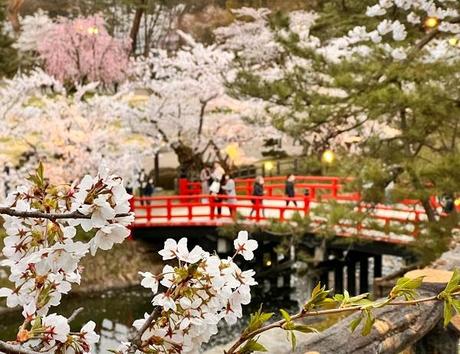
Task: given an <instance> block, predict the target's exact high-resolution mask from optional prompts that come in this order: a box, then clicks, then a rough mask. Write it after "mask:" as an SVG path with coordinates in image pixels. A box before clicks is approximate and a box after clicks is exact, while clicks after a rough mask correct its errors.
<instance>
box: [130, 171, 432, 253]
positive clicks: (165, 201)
mask: <svg viewBox="0 0 460 354" xmlns="http://www.w3.org/2000/svg"><path fill="white" fill-rule="evenodd" d="M350 181H351V180H350V179H346V178H338V177H317V176H300V177H297V178H296V184H295V188H296V195H297V196H296V197H294V198H289V197H286V196H285V195H284V188H285V184H284V183H285V177H267V178H265V186H264V189H265V195H264V196H263V197H256V196H252V195H251V194H252V188H253V184H254V179H252V178H248V179H235V184H236V191H237V196H234V197H231V196H226V195H221V196H211V195H202V194H201V183H200V182H190V181H188V180H186V179H180V180H179V186H178V187H179V188H178V190H179V195H174V196H168V195H161V196H153V197H134V198H133V199H132V200H131V206H132V210H133V211H134V212H135V215H136V219H135V222H134V225H133V227H134V228H154V227H184V226H190V227H193V226H223V225H225V224H231V223H234V222H235V221H236V220H238V222H241V223H249V224H250V223H259V224H264V223H269V222H271V221H273V220H277V221H279V222H291V219H292V217H293V216H294V214H295V213H298V214H300V216H309V217H310V219H311V221H312V227H313V229H315V227H316V228H320V227H321V226H322V225H323V224H324V223H325V222H326V219H325V218H324V217H321V216H319V215H317V214H316V213H315V208H316V207H318V206H320V205H322V204H326V203H327V202H328V201H330V200H335V201H337V202H338V203H353V205H354V208H355V210H359V211H361V212H363V213H364V214H363V215H365V217H363V218H362V220H360V221H359V222H356V221H352V220H343V221H341V223H340V224H339V225H335V226H333V227H334V231H335V233H336V235H337V236H342V237H359V238H362V239H369V240H374V241H384V242H390V243H402V244H405V243H409V242H411V241H413V240H414V238H416V237H417V235H418V224H419V222H420V221H423V220H426V214H425V211H424V210H423V208H422V207H421V205H419V204H418V203H416V202H414V201H405V202H404V203H400V204H392V205H366V204H365V203H362V202H361V197H360V195H359V194H358V193H350V192H346V191H345V190H346V188H345V185H346V184H347V183H349V182H350ZM306 192H307V193H306ZM288 202H289V203H288ZM294 202H295V203H294ZM433 203H435V201H434V198H433ZM395 230H397V232H395Z"/></svg>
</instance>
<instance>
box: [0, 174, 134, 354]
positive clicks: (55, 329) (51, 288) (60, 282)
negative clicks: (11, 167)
mask: <svg viewBox="0 0 460 354" xmlns="http://www.w3.org/2000/svg"><path fill="white" fill-rule="evenodd" d="M31 180H32V181H33V184H31V185H29V186H21V187H18V188H17V189H16V191H14V192H13V193H11V194H10V195H9V196H8V198H7V200H6V201H5V203H4V205H2V206H3V207H7V208H9V209H10V210H13V211H15V212H18V213H28V212H41V213H46V214H50V213H53V214H66V213H75V216H74V217H72V218H63V219H61V218H56V219H49V218H44V217H27V216H8V215H4V216H2V217H3V218H4V221H5V222H4V228H5V232H6V237H5V238H4V248H3V251H2V253H3V255H4V256H5V258H6V259H5V260H3V261H2V262H1V263H0V264H1V265H2V266H6V267H8V268H9V269H10V276H9V281H11V282H12V283H13V284H14V287H13V288H12V289H10V288H1V289H0V296H1V297H6V303H7V306H8V307H16V306H20V307H22V309H23V311H22V314H23V316H24V323H23V324H22V326H21V327H20V329H19V332H18V335H17V341H18V342H19V343H21V344H22V345H23V346H24V347H26V348H41V349H43V350H45V351H47V352H50V353H55V352H56V353H90V352H91V347H92V346H93V344H94V343H96V342H97V341H98V338H99V336H98V335H96V333H95V332H94V328H95V324H94V322H92V321H91V322H88V323H87V324H86V325H85V326H84V327H83V328H82V329H81V331H80V332H72V331H71V330H70V326H69V323H68V320H67V318H65V317H64V316H61V315H57V314H55V313H52V314H48V313H49V311H50V308H51V307H53V306H57V305H58V304H59V303H60V301H61V298H62V295H64V294H67V293H68V292H69V291H70V290H71V286H72V284H79V283H80V279H81V270H80V268H79V262H80V260H81V259H82V258H83V257H84V256H85V255H86V254H87V253H88V252H89V251H91V253H92V254H94V253H95V252H96V251H97V249H103V250H107V249H110V248H111V247H112V246H113V245H114V244H115V243H121V242H122V241H123V240H124V239H125V238H126V237H128V235H129V233H130V232H129V229H128V225H129V224H130V223H131V222H132V221H133V219H134V216H133V215H132V214H131V213H130V205H129V199H130V198H131V196H130V195H129V194H128V193H126V190H125V189H124V187H123V185H122V180H121V178H120V177H117V176H114V175H108V174H106V173H100V174H99V175H98V176H97V177H95V178H92V177H90V176H85V177H84V178H83V179H82V180H81V182H80V183H78V184H75V185H72V186H65V185H64V186H63V185H60V186H53V185H49V184H48V183H47V182H46V180H45V178H44V177H43V171H42V170H41V171H40V168H39V170H38V171H37V173H36V175H34V176H32V177H31ZM72 215H73V214H72ZM78 230H83V231H85V232H87V231H90V230H93V232H95V235H94V237H93V238H92V239H91V240H90V241H89V242H82V241H77V240H76V234H77V231H78Z"/></svg>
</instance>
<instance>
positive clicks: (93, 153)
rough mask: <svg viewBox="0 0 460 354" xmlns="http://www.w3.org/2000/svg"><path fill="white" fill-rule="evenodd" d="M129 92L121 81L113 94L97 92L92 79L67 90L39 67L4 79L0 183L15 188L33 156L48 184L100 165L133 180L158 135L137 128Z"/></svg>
mask: <svg viewBox="0 0 460 354" xmlns="http://www.w3.org/2000/svg"><path fill="white" fill-rule="evenodd" d="M131 95H132V92H131V91H130V88H129V87H127V86H123V87H120V88H119V91H118V92H117V93H115V94H110V93H107V92H101V91H100V90H99V85H98V83H92V84H88V85H84V86H77V87H76V91H75V92H73V93H72V94H69V93H68V92H67V91H66V90H65V88H64V87H63V86H62V85H61V84H60V83H59V82H58V81H56V80H55V79H54V78H53V77H51V76H49V75H47V74H46V73H44V72H43V71H42V70H39V69H37V70H35V71H33V72H32V73H30V74H28V75H17V76H16V77H15V78H13V79H10V80H5V81H4V84H3V85H2V86H1V87H0V161H2V162H4V164H2V166H5V165H6V166H10V169H9V171H8V172H6V171H4V170H3V167H2V170H0V175H1V177H2V178H0V185H3V184H4V183H8V185H9V188H10V189H11V188H13V187H15V185H16V184H17V183H18V181H20V180H22V179H23V178H25V177H26V176H27V175H28V174H29V173H30V172H31V170H33V169H34V168H35V166H36V165H37V164H38V161H43V163H44V164H45V165H46V168H47V171H48V173H49V176H50V178H51V182H53V183H65V182H67V181H71V180H72V178H74V176H82V175H85V174H88V173H89V174H95V173H97V171H98V169H99V167H100V166H101V165H105V166H106V167H107V168H109V169H110V170H112V171H114V172H116V173H117V174H119V175H120V176H121V177H123V179H124V180H126V181H130V180H131V181H132V180H134V179H135V178H136V176H135V171H136V170H139V169H140V166H142V164H143V162H144V160H145V158H146V156H152V155H153V154H154V153H155V152H156V151H157V149H158V146H159V140H158V138H157V137H156V136H155V135H147V134H142V133H140V132H138V126H139V125H140V123H139V122H140V121H141V120H142V119H143V117H144V113H143V112H141V111H140V110H139V109H138V108H137V107H136V106H135V105H134V104H133V103H132V102H131V101H130V97H131ZM69 165H72V169H70V168H69ZM2 189H5V188H4V187H3V186H0V191H1V190H2ZM3 195H4V194H3V193H2V195H1V196H2V197H3Z"/></svg>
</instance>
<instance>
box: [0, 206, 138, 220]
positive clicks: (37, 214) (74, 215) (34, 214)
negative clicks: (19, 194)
mask: <svg viewBox="0 0 460 354" xmlns="http://www.w3.org/2000/svg"><path fill="white" fill-rule="evenodd" d="M0 215H9V216H16V217H19V218H39V219H49V220H58V219H91V215H83V214H82V213H80V212H79V211H74V212H71V213H43V212H41V211H17V210H14V209H11V208H0ZM130 215H132V214H131V213H123V214H117V215H115V218H123V217H127V216H130Z"/></svg>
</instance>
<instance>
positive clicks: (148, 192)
mask: <svg viewBox="0 0 460 354" xmlns="http://www.w3.org/2000/svg"><path fill="white" fill-rule="evenodd" d="M154 191H155V183H154V182H153V178H149V179H148V180H147V182H146V183H145V186H144V190H143V194H144V196H145V197H151V196H152V195H153V193H154ZM145 202H146V204H147V205H150V200H146V201H145Z"/></svg>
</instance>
